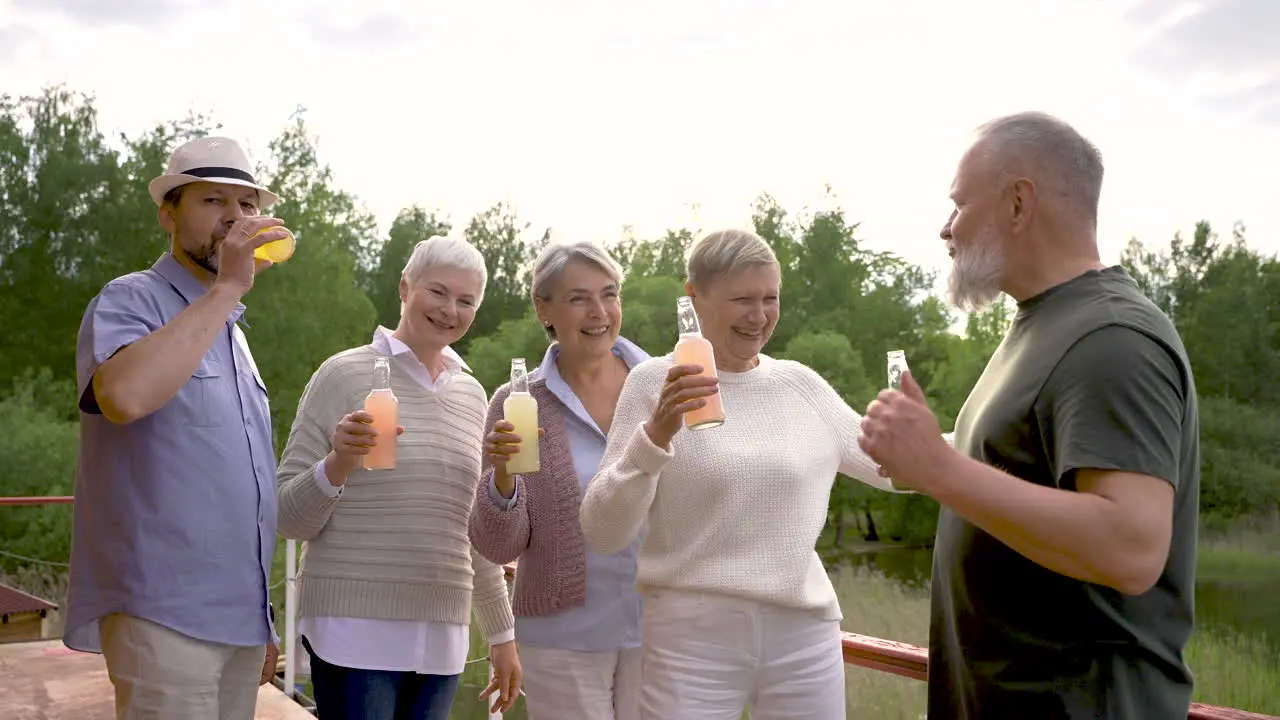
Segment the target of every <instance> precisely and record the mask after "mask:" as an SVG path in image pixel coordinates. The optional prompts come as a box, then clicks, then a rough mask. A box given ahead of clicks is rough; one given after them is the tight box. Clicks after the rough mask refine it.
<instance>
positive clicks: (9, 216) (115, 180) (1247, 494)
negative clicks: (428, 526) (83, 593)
mask: <svg viewBox="0 0 1280 720" xmlns="http://www.w3.org/2000/svg"><path fill="white" fill-rule="evenodd" d="M214 130H216V128H214V127H211V126H210V124H209V123H208V121H207V120H206V119H204V118H201V117H198V116H192V117H188V118H184V119H182V120H179V121H175V122H171V123H164V124H161V125H158V126H156V127H155V128H152V129H151V130H149V131H147V132H144V133H142V134H140V135H138V136H137V137H119V138H107V137H104V136H103V134H102V132H101V130H100V129H99V128H98V125H97V113H96V111H95V109H94V105H93V102H92V100H91V99H90V98H87V97H84V96H81V95H78V94H76V93H73V92H70V91H68V90H66V89H63V88H53V89H49V90H47V91H45V92H44V93H43V94H41V95H39V96H36V97H23V98H13V97H9V96H3V97H0V287H2V288H3V291H2V292H0V323H3V325H4V327H3V332H0V377H3V378H6V379H8V381H7V382H5V383H4V384H3V386H0V425H2V426H3V428H4V432H3V433H0V463H2V466H3V468H4V471H3V475H2V476H0V483H2V485H3V491H2V492H0V494H2V495H59V494H69V493H70V492H71V489H72V484H73V475H74V467H75V454H76V432H77V427H76V422H77V415H76V409H75V398H74V375H75V364H74V354H75V338H76V333H77V330H78V328H79V325H80V319H81V314H82V313H83V311H84V308H85V305H86V304H87V303H88V301H89V299H90V298H92V297H93V295H94V294H95V293H97V292H98V291H99V290H100V289H101V287H102V286H103V285H104V284H105V283H106V282H108V281H109V280H111V279H112V278H114V277H117V276H120V275H123V274H125V273H128V272H132V271H135V270H139V269H142V268H146V267H148V266H150V265H151V264H152V263H154V262H155V260H156V259H157V258H158V257H159V256H160V255H161V254H162V253H163V252H164V251H165V250H166V246H167V240H166V238H165V237H164V236H163V234H162V232H161V230H160V228H159V226H158V224H157V222H156V219H155V213H156V209H155V206H154V204H153V203H152V201H151V199H150V197H149V196H148V195H147V191H146V184H147V182H148V181H149V180H150V179H151V178H152V177H154V176H155V175H157V174H159V173H160V172H162V171H163V169H164V164H165V161H166V158H167V156H168V153H169V151H170V150H171V149H172V148H173V147H174V146H175V145H176V144H177V143H179V142H181V141H183V140H185V139H188V138H190V137H193V136H197V135H199V134H204V133H208V132H211V131H214ZM260 171H261V173H262V174H263V176H264V177H266V178H267V181H268V182H269V183H270V184H271V185H272V186H273V187H274V188H275V189H277V190H278V192H280V194H281V195H282V196H283V197H284V201H283V202H282V203H281V204H280V205H279V206H277V207H275V208H272V209H271V213H272V214H273V215H275V216H277V217H281V218H283V219H285V220H286V221H287V222H288V223H289V225H290V227H291V228H293V229H294V231H295V233H296V235H297V238H298V251H297V253H296V254H295V256H294V257H293V259H291V260H290V261H289V262H287V263H285V264H283V265H281V266H279V267H276V268H272V269H271V270H270V271H269V272H268V273H267V274H265V275H264V276H263V277H262V278H261V280H260V282H258V283H257V284H255V287H254V290H253V291H252V293H251V294H250V295H249V296H247V297H246V301H245V302H246V305H247V306H248V311H247V312H246V315H245V318H246V321H247V322H248V323H249V326H250V327H249V329H248V331H247V334H248V336H249V340H250V343H251V344H252V347H253V350H254V353H255V355H256V357H257V360H258V364H259V367H260V369H261V371H262V373H263V375H264V379H265V380H266V382H267V385H268V387H269V388H270V389H271V403H272V408H273V414H274V421H275V429H276V433H277V435H276V440H277V447H278V448H279V447H282V446H283V438H284V437H285V436H286V434H287V432H288V429H289V425H290V423H291V421H292V418H293V414H294V411H295V409H296V406H297V401H298V397H299V395H300V393H301V391H302V389H303V387H304V385H305V384H306V382H307V379H308V378H309V377H310V375H311V373H312V372H313V371H314V370H315V368H316V367H317V366H318V365H319V363H320V362H321V361H322V360H324V358H326V357H328V356H329V355H330V354H332V353H334V352H337V351H339V350H342V349H344V348H347V347H351V346H353V345H356V344H360V343H364V342H368V340H369V339H370V337H371V335H372V332H373V329H374V328H375V326H376V325H377V324H383V325H386V326H388V327H394V326H395V324H396V323H397V321H398V318H399V312H400V297H399V287H398V283H399V279H400V273H401V271H402V270H403V268H404V265H405V262H406V261H407V260H408V258H409V255H410V253H411V252H412V250H413V247H414V245H415V244H416V243H417V242H419V241H420V240H424V239H426V238H427V237H430V236H431V235H436V234H447V233H450V232H456V233H461V234H463V235H465V236H466V237H467V238H468V239H470V240H471V241H472V242H473V243H474V244H475V245H476V247H477V248H479V249H480V252H481V253H482V254H483V255H484V257H485V260H486V263H487V267H488V270H489V280H488V286H487V288H486V294H485V298H484V302H483V304H482V305H481V308H480V311H479V313H478V314H477V317H476V320H475V323H474V324H473V326H472V328H471V331H470V333H469V334H468V335H467V337H466V338H465V339H464V341H463V342H462V343H459V346H458V348H457V349H458V350H459V351H461V352H462V353H463V354H464V355H465V357H466V358H467V360H468V363H469V364H470V366H471V368H472V370H473V372H474V374H475V376H476V377H477V378H478V379H479V380H480V382H481V383H482V384H483V385H484V386H485V388H486V389H487V390H489V391H490V392H492V391H493V390H494V389H496V388H497V387H498V386H499V385H501V384H502V383H503V382H505V381H506V379H507V373H508V371H509V367H510V359H511V358H512V357H524V358H526V359H527V360H528V361H529V363H530V364H531V365H534V364H537V363H538V362H539V361H540V360H541V358H542V355H543V353H544V352H545V351H546V347H547V339H546V337H545V336H544V334H543V331H542V328H541V327H540V326H539V325H538V323H537V322H536V319H535V318H534V316H533V313H532V309H531V306H530V300H529V283H530V277H529V270H530V264H531V260H532V259H533V258H534V256H535V255H536V253H537V252H538V251H539V249H540V248H541V247H542V246H543V245H544V244H545V243H546V242H548V239H549V237H550V231H549V230H547V229H534V228H531V227H530V225H529V224H528V223H527V222H525V221H523V220H521V219H520V218H519V217H518V215H517V213H516V211H515V209H514V208H512V207H510V206H508V205H506V204H503V203H498V204H495V205H493V206H492V207H490V208H488V209H486V210H484V211H482V212H480V213H478V214H477V215H475V216H474V217H471V218H466V219H457V220H455V219H453V218H450V217H448V216H447V215H446V214H444V213H443V212H441V211H439V210H431V209H428V208H430V207H431V206H430V205H429V204H427V203H425V202H424V204H422V205H416V206H414V207H410V208H406V209H405V210H403V211H402V212H401V213H400V214H399V216H398V217H397V218H396V219H395V221H394V222H393V223H392V225H391V227H390V229H389V231H388V232H387V233H386V235H385V236H383V235H381V234H380V233H379V231H378V229H377V226H376V223H375V222H374V219H373V217H372V215H371V214H370V213H369V212H368V211H367V210H366V209H365V208H364V206H363V205H362V203H361V202H360V200H359V199H358V198H357V197H355V196H354V195H352V194H350V193H348V192H346V191H344V190H341V189H339V188H338V186H337V185H336V183H335V181H334V177H333V173H332V172H331V170H330V169H329V167H328V166H327V165H325V164H324V163H323V162H322V160H321V158H320V153H319V152H318V147H317V144H316V141H315V139H314V138H313V137H312V136H311V135H310V134H309V133H308V131H307V127H306V124H305V122H304V120H303V118H302V117H301V116H300V115H299V116H297V117H295V118H294V120H293V122H292V124H290V125H289V126H288V127H287V128H286V129H285V131H284V132H283V133H282V134H281V135H280V137H278V138H276V139H275V141H273V142H272V143H271V145H270V157H269V158H268V160H267V161H266V162H264V163H263V166H262V167H261V168H260ZM423 200H424V201H429V200H430V198H424V199H423ZM824 207H825V208H826V209H823V210H818V211H810V210H807V209H803V208H802V209H800V210H798V211H789V210H787V209H784V208H783V207H781V206H780V205H779V204H778V202H777V201H776V200H775V199H774V198H773V197H771V196H769V195H768V194H762V195H760V196H759V197H758V198H756V199H755V203H754V206H753V212H752V226H753V228H754V229H755V231H756V232H758V233H759V234H760V235H761V236H762V237H763V238H765V240H766V241H768V242H769V244H770V245H771V246H772V247H773V249H774V251H775V252H776V253H777V255H778V258H779V260H780V262H781V264H782V272H783V292H782V305H783V314H782V319H781V322H780V323H779V325H778V328H777V331H776V333H775V334H774V336H773V338H772V340H771V342H770V345H769V347H768V348H766V352H769V353H772V354H775V355H777V356H779V357H787V358H791V359H794V360H797V361H800V362H803V363H805V364H807V365H809V366H810V367H812V368H813V369H814V370H816V371H817V372H818V373H820V374H821V375H822V376H823V377H825V378H826V379H827V381H828V382H830V383H831V384H832V386H833V387H835V388H836V389H837V390H838V391H839V392H840V394H841V395H842V396H843V397H844V398H845V400H846V401H847V402H848V403H849V404H850V405H851V406H852V407H853V408H854V409H857V410H861V409H862V408H864V407H865V406H866V403H867V402H869V401H870V400H871V399H872V398H873V397H874V395H875V393H876V392H877V391H878V390H879V389H880V388H881V387H883V385H884V383H885V378H884V367H885V352H886V351H887V350H896V349H901V350H905V351H906V353H907V357H908V361H909V363H910V365H911V367H912V369H913V371H914V372H915V373H916V375H917V377H918V379H919V380H920V381H921V382H922V384H923V385H924V387H925V388H926V389H927V392H928V394H929V396H930V398H931V401H932V403H933V406H934V409H935V410H936V411H937V413H938V415H939V417H940V420H941V422H942V424H943V426H944V428H946V429H949V428H950V427H951V425H952V424H953V422H954V418H955V416H956V413H957V412H958V411H959V408H960V406H961V405H962V404H963V402H964V400H965V397H966V396H967V394H968V392H969V388H970V387H972V385H973V383H974V381H975V380H976V379H977V377H978V375H979V374H980V373H981V371H982V368H983V366H984V365H985V363H986V361H987V360H988V358H990V356H991V353H992V352H993V351H994V350H995V348H996V346H997V345H998V344H999V342H1000V340H1001V338H1002V337H1003V334H1004V332H1005V330H1006V328H1007V327H1008V324H1009V322H1010V321H1011V319H1012V316H1013V311H1014V308H1013V307H1012V305H1011V304H1010V303H1008V302H1003V303H998V304H996V305H995V306H993V307H992V308H990V309H989V310H987V311H985V312H982V313H977V314H973V315H971V316H969V317H968V319H967V324H966V326H965V332H964V333H963V334H959V335H958V334H955V333H953V332H951V331H950V330H949V328H950V327H952V325H953V323H954V320H955V318H954V317H953V316H952V314H951V312H950V311H949V310H948V308H947V306H946V304H945V303H944V302H943V301H942V300H941V299H940V298H938V297H937V296H936V295H935V294H933V290H932V288H933V287H934V278H933V277H932V276H931V275H930V274H929V273H927V272H925V271H923V270H922V269H921V268H919V267H916V266H913V265H911V264H910V263H908V262H906V261H905V260H903V259H902V258H900V257H898V256H896V255H894V254H892V253H885V252H877V251H874V250H871V249H870V248H868V247H867V246H866V245H865V243H864V242H863V238H862V237H861V235H860V233H859V229H858V224H857V223H856V222H854V221H852V220H850V219H849V218H848V217H847V215H846V214H845V212H844V211H843V210H841V209H840V208H839V207H838V206H836V204H835V203H834V201H833V199H832V198H827V201H826V202H824ZM1244 234H1245V231H1244V228H1243V227H1240V226H1237V227H1236V228H1233V230H1232V234H1231V238H1230V239H1229V240H1225V241H1224V240H1221V239H1219V238H1218V236H1217V235H1216V234H1215V233H1214V232H1213V230H1212V228H1210V227H1209V225H1208V224H1207V223H1203V222H1202V223H1199V224H1197V225H1196V227H1195V231H1194V233H1193V235H1192V237H1191V239H1190V240H1189V241H1188V240H1184V239H1183V238H1182V237H1181V236H1175V237H1174V238H1173V239H1172V241H1171V242H1169V243H1167V244H1166V245H1159V246H1148V245H1145V244H1143V243H1141V242H1139V241H1138V240H1136V239H1135V240H1133V241H1131V242H1130V244H1129V246H1128V248H1127V249H1126V251H1125V253H1124V256H1123V264H1124V266H1125V267H1126V268H1127V269H1128V271H1129V272H1130V273H1131V274H1132V275H1133V276H1134V277H1135V278H1136V279H1137V281H1138V282H1139V284H1140V285H1141V287H1142V288H1143V290H1144V291H1145V292H1146V293H1147V294H1148V295H1149V296H1150V297H1151V298H1152V299H1153V300H1154V301H1155V302H1156V303H1158V304H1159V305H1160V306H1161V307H1162V308H1163V309H1164V310H1165V311H1166V312H1168V313H1169V315H1170V316H1171V317H1172V318H1173V319H1174V321H1175V323H1176V324H1177V326H1178V329H1179V331H1180V332H1181V333H1182V336H1183V338H1184V340H1185V342H1186V344H1187V347H1188V350H1189V353H1190V355H1191V359H1192V363H1193V367H1194V371H1195V373H1196V380H1197V383H1198V385H1199V390H1200V394H1201V397H1202V407H1203V412H1202V437H1203V445H1204V453H1203V454H1204V467H1203V469H1204V482H1203V485H1204V488H1203V495H1202V498H1201V499H1202V507H1203V509H1204V510H1205V513H1206V517H1207V518H1208V521H1209V522H1223V521H1225V520H1226V519H1229V518H1232V517H1236V516H1239V515H1244V514H1253V513H1258V512H1274V511H1275V510H1276V509H1277V507H1278V505H1277V498H1280V465H1278V464H1277V463H1278V462H1280V461H1277V458H1280V444H1278V443H1280V440H1278V438H1280V263H1278V262H1277V260H1276V258H1274V257H1264V256H1262V255H1260V254H1259V253H1257V252H1256V251H1254V250H1252V249H1250V248H1249V246H1248V245H1247V244H1246V242H1245V239H1244ZM693 239H694V232H693V231H692V230H690V229H687V228H675V229H671V230H668V231H666V232H664V233H662V234H661V235H659V236H657V237H653V238H640V237H636V236H635V235H634V234H630V233H628V234H627V236H626V237H624V238H623V239H622V240H621V241H619V242H616V243H612V247H611V249H612V252H613V253H614V255H615V257H616V258H617V260H618V261H619V263H620V264H622V265H623V266H624V268H625V269H626V272H627V276H626V281H625V283H624V286H623V297H624V303H623V305H624V319H623V332H624V334H625V335H626V336H627V337H628V338H630V339H631V340H633V341H635V342H636V343H638V344H639V345H640V346H641V347H644V348H645V349H646V350H648V351H649V352H650V353H652V354H663V353H665V352H668V351H669V350H670V348H671V347H672V345H673V344H674V342H675V339H676V333H675V321H674V319H675V298H676V297H677V296H679V295H681V294H683V293H684V281H685V277H684V258H685V254H686V252H687V250H688V248H689V245H690V244H691V242H692V241H693ZM936 514H937V507H936V504H935V503H933V501H932V500H929V499H928V498H924V497H919V496H891V495H887V494H884V493H878V492H873V491H871V490H869V489H868V488H866V487H865V486H862V485H861V484H859V483H856V482H853V481H850V480H848V479H841V480H840V481H839V482H837V483H836V486H835V489H834V490H833V493H832V503H831V515H830V526H831V531H832V535H833V537H834V539H835V540H836V541H837V542H838V543H839V542H845V541H847V540H848V539H850V538H851V537H852V536H853V535H854V534H858V535H861V536H863V537H868V538H879V539H902V540H907V541H928V540H929V539H931V537H932V534H933V525H934V521H935V519H936ZM3 517H4V521H3V522H2V523H0V549H5V550H7V551H9V552H15V553H19V554H23V555H28V556H36V557H45V558H49V559H54V560H60V561H63V560H65V559H66V552H67V548H68V545H67V538H68V536H69V514H68V513H67V512H66V511H65V508H46V509H43V510H27V509H24V510H21V511H18V510H6V511H3Z"/></svg>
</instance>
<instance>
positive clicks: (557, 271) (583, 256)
mask: <svg viewBox="0 0 1280 720" xmlns="http://www.w3.org/2000/svg"><path fill="white" fill-rule="evenodd" d="M571 262H580V263H583V264H585V265H589V266H591V267H593V268H595V269H597V270H599V271H600V272H602V273H604V274H605V275H607V276H609V279H610V280H612V281H613V282H614V284H616V285H617V286H618V288H619V289H621V288H622V281H623V279H624V275H625V274H624V273H623V270H622V266H621V265H619V264H618V261H616V260H614V259H613V256H612V255H610V254H609V251H608V250H605V249H604V248H603V247H601V246H600V245H599V244H597V243H593V242H591V241H589V240H580V241H578V242H567V243H557V242H552V243H548V244H547V246H546V247H544V248H542V252H540V253H538V259H537V260H534V261H533V279H532V281H531V282H530V283H529V296H530V298H531V299H532V300H535V301H537V300H550V299H551V293H552V291H553V290H554V289H555V286H556V284H557V283H559V282H560V276H561V275H564V269H565V267H566V266H568V265H569V263H571ZM544 329H545V330H546V332H547V337H548V338H551V339H553V340H554V339H555V337H556V329H555V328H554V327H552V326H550V325H547V326H546V327H545V328H544Z"/></svg>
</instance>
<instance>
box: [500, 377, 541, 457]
mask: <svg viewBox="0 0 1280 720" xmlns="http://www.w3.org/2000/svg"><path fill="white" fill-rule="evenodd" d="M502 419H504V420H506V421H507V422H509V423H511V424H512V425H514V426H515V429H514V430H512V431H511V432H513V433H515V434H516V435H519V436H520V452H517V453H516V454H515V455H512V456H511V459H510V460H508V461H507V472H508V473H509V474H511V475H515V474H517V473H532V472H537V471H538V470H539V469H541V467H542V463H541V461H540V458H539V456H538V401H537V400H536V399H534V397H533V396H532V395H530V394H529V373H528V372H527V371H526V370H525V366H524V358H512V360H511V394H510V395H508V396H507V399H506V400H504V401H503V402H502Z"/></svg>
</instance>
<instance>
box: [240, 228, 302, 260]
mask: <svg viewBox="0 0 1280 720" xmlns="http://www.w3.org/2000/svg"><path fill="white" fill-rule="evenodd" d="M274 230H283V231H285V232H286V233H288V237H285V238H281V239H279V240H272V241H271V242H269V243H267V244H266V245H263V246H262V247H260V248H258V249H257V250H254V251H253V256H254V257H256V258H258V259H259V260H270V261H271V262H273V263H282V262H284V261H285V260H288V259H289V258H291V257H293V250H294V247H295V246H296V245H297V241H296V240H295V239H294V237H293V233H292V232H291V231H290V230H289V228H286V227H281V226H279V225H276V226H275V227H268V228H262V229H261V230H259V231H258V232H256V233H254V234H253V237H251V238H249V239H250V240H252V239H253V238H256V237H258V236H259V235H261V234H262V233H266V232H272V231H274Z"/></svg>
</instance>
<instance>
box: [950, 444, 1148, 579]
mask: <svg viewBox="0 0 1280 720" xmlns="http://www.w3.org/2000/svg"><path fill="white" fill-rule="evenodd" d="M952 455H953V458H952V460H951V461H950V462H949V463H948V464H947V466H946V467H945V468H941V469H940V471H941V472H940V474H939V477H940V478H945V480H941V481H937V482H934V483H930V488H929V494H930V495H932V496H933V498H934V499H935V500H937V501H938V502H940V503H942V504H943V505H946V506H947V507H949V508H951V510H952V511H954V512H955V513H957V514H958V515H960V516H961V517H963V518H964V519H966V520H968V521H969V522H971V523H973V524H974V525H976V526H978V527H980V528H982V529H983V530H985V531H986V532H987V533H989V534H990V535H991V536H993V537H995V538H996V539H997V540H1000V541H1001V542H1003V543H1004V544H1005V545H1007V546H1009V547H1010V548H1012V549H1013V550H1014V551H1016V552H1018V553H1019V554H1021V555H1023V556H1024V557H1026V558H1027V559H1029V560H1031V561H1032V562H1034V563H1036V564H1038V565H1041V566H1043V567H1046V568H1048V569H1050V570H1053V571H1054V572H1057V573H1059V574H1061V575H1066V576H1068V577H1073V578H1076V579H1078V580H1084V581H1086V582H1091V583H1095V584H1098V585H1105V586H1107V587H1112V588H1116V589H1119V590H1123V588H1124V586H1125V585H1127V581H1126V579H1125V575H1124V573H1125V570H1124V566H1123V564H1122V560H1123V558H1124V557H1126V553H1125V548H1123V547H1118V546H1117V543H1123V542H1124V540H1123V539H1122V538H1121V537H1120V536H1119V535H1118V534H1117V533H1116V528H1117V527H1123V523H1124V519H1123V518H1121V517H1118V515H1119V507H1118V506H1117V505H1116V503H1114V502H1113V501H1111V500H1109V499H1108V498H1105V497H1102V496H1100V495H1094V494H1091V493H1084V492H1072V491H1068V490H1059V489H1057V488H1050V487H1045V486H1043V485H1036V484H1035V483H1030V482H1026V481H1024V480H1021V479H1019V478H1016V477H1013V476H1012V475H1009V474H1008V473H1005V472H1002V471H1000V470H997V469H995V468H993V467H991V466H990V465H986V464H983V463H981V462H978V461H977V460H974V459H972V458H969V457H967V456H965V455H962V454H960V453H952Z"/></svg>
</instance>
